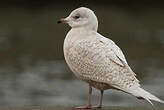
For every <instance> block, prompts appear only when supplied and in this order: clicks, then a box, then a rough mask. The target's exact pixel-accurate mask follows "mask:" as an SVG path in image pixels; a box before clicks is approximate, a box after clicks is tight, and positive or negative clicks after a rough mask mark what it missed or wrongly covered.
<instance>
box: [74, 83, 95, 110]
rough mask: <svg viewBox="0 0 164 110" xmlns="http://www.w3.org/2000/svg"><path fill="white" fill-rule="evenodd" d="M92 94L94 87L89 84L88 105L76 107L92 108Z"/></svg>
mask: <svg viewBox="0 0 164 110" xmlns="http://www.w3.org/2000/svg"><path fill="white" fill-rule="evenodd" d="M91 96H92V87H91V86H90V85H89V94H88V105H87V106H80V107H75V108H76V109H90V108H92V106H91Z"/></svg>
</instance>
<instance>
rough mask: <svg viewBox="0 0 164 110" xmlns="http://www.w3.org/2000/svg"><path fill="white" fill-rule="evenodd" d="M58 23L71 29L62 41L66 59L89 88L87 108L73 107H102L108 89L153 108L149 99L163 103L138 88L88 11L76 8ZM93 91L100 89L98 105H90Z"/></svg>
mask: <svg viewBox="0 0 164 110" xmlns="http://www.w3.org/2000/svg"><path fill="white" fill-rule="evenodd" d="M58 23H67V24H68V25H69V26H70V27H71V30H70V31H69V32H68V33H67V35H66V37H65V40H64V57H65V60H66V62H67V64H68V66H69V67H70V69H71V70H72V72H73V73H74V74H75V76H76V77H77V78H78V79H80V80H82V81H84V82H86V83H88V85H89V95H88V105H87V106H80V107H75V108H77V109H90V108H101V107H102V100H103V93H104V90H107V89H116V90H119V91H123V92H126V93H128V94H131V95H133V96H135V97H137V98H138V99H145V100H147V101H148V102H149V103H150V104H152V105H153V103H152V102H151V100H154V101H158V102H161V103H164V101H162V100H161V99H159V98H157V97H156V96H154V95H152V94H151V93H149V92H147V91H145V90H144V89H142V88H141V86H140V84H139V80H138V79H137V78H136V74H135V73H134V72H133V71H132V69H131V68H130V67H129V65H128V63H127V61H126V59H125V56H124V54H123V52H122V51H121V49H120V48H119V47H118V46H117V45H116V44H115V43H114V42H113V41H112V40H110V39H108V38H106V37H104V36H102V35H101V34H99V33H98V32H97V29H98V20H97V17H96V15H95V14H94V12H93V11H92V10H91V9H89V8H86V7H80V8H77V9H75V10H73V11H72V12H71V13H70V15H69V16H68V17H66V18H62V19H60V20H59V21H58ZM92 88H96V89H98V90H100V93H101V97H100V102H99V105H98V106H92V105H91V95H92Z"/></svg>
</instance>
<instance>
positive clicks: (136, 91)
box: [130, 87, 164, 105]
mask: <svg viewBox="0 0 164 110" xmlns="http://www.w3.org/2000/svg"><path fill="white" fill-rule="evenodd" d="M130 93H131V94H132V95H134V96H136V97H138V98H143V99H145V100H147V101H148V102H149V103H150V104H151V105H153V103H152V102H151V100H154V101H157V102H160V103H164V101H162V100H161V99H159V98H158V97H156V96H154V95H152V94H151V93H149V92H147V91H145V90H144V89H142V88H140V87H138V88H135V89H133V90H132V91H131V92H130Z"/></svg>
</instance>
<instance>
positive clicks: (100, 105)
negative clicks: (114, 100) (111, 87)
mask: <svg viewBox="0 0 164 110" xmlns="http://www.w3.org/2000/svg"><path fill="white" fill-rule="evenodd" d="M100 91H101V97H100V102H99V105H98V106H93V108H102V100H103V94H104V90H100Z"/></svg>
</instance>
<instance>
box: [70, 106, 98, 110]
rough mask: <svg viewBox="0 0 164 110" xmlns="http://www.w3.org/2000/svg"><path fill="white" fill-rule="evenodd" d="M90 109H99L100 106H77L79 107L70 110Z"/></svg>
mask: <svg viewBox="0 0 164 110" xmlns="http://www.w3.org/2000/svg"><path fill="white" fill-rule="evenodd" d="M92 108H101V106H91V105H90V106H79V107H73V108H72V109H73V110H76V109H81V110H82V109H92Z"/></svg>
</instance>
